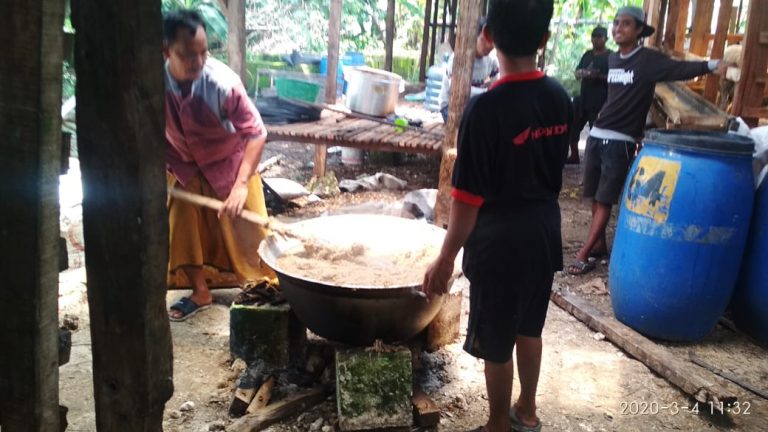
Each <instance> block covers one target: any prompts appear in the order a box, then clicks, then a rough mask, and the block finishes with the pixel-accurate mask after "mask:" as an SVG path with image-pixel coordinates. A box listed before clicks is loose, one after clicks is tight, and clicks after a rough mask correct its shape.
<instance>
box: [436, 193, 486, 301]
mask: <svg viewBox="0 0 768 432" xmlns="http://www.w3.org/2000/svg"><path fill="white" fill-rule="evenodd" d="M479 211H480V207H476V206H473V205H470V204H467V203H464V202H462V201H459V200H457V199H453V200H452V202H451V213H450V219H449V220H448V232H447V233H446V234H445V239H444V240H443V247H442V248H441V249H440V255H439V256H438V257H437V259H436V260H435V262H433V263H432V265H430V266H429V268H428V269H427V272H426V274H425V275H424V282H423V285H422V290H423V291H424V292H425V293H426V294H428V295H441V294H445V293H447V292H448V281H449V280H450V279H451V276H452V275H453V263H454V261H455V260H456V255H458V253H459V250H461V248H462V246H464V243H465V242H466V241H467V239H468V238H469V235H470V234H471V233H472V230H474V229H475V223H476V222H477V214H478V213H479Z"/></svg>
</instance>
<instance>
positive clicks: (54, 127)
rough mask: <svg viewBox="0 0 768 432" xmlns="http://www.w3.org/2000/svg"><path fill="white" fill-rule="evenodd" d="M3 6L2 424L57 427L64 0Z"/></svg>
mask: <svg viewBox="0 0 768 432" xmlns="http://www.w3.org/2000/svg"><path fill="white" fill-rule="evenodd" d="M0 15H2V16H5V17H13V22H12V23H11V22H10V21H9V22H7V23H6V25H4V26H2V28H1V29H0V42H1V43H2V45H3V61H2V62H0V130H2V134H3V139H2V140H0V196H2V200H3V211H2V212H0V244H2V245H3V247H2V248H0V269H1V270H0V271H2V275H3V287H2V289H0V317H2V318H0V429H3V430H8V431H22V432H23V431H30V432H32V431H44V432H52V431H58V430H59V404H58V402H59V372H58V357H59V352H58V335H59V333H58V282H59V278H58V272H59V268H58V267H59V263H58V239H59V194H58V190H59V189H58V179H59V170H60V167H61V162H60V159H61V113H60V107H61V62H62V49H61V47H62V43H63V42H62V31H61V26H62V25H63V23H64V2H62V1H57V0H11V1H4V2H2V3H0Z"/></svg>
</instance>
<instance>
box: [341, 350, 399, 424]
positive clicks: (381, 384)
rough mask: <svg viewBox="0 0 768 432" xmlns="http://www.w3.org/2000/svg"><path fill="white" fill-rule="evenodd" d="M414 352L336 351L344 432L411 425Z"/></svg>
mask: <svg viewBox="0 0 768 432" xmlns="http://www.w3.org/2000/svg"><path fill="white" fill-rule="evenodd" d="M411 375H412V373H411V351H410V350H409V349H407V348H402V347H401V348H394V349H387V350H386V351H375V350H371V349H370V348H369V349H368V350H366V349H361V348H353V349H339V350H337V351H336V404H337V406H338V413H339V428H340V429H341V430H342V431H354V430H368V429H382V428H399V427H408V426H410V425H411V422H412V419H413V415H412V412H411V392H412V377H411Z"/></svg>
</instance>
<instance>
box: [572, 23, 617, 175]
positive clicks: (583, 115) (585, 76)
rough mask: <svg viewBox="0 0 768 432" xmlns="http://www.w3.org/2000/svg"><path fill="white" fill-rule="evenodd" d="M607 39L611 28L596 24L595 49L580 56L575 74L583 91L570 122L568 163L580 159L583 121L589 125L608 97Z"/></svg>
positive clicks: (593, 37) (590, 125)
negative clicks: (580, 137)
mask: <svg viewBox="0 0 768 432" xmlns="http://www.w3.org/2000/svg"><path fill="white" fill-rule="evenodd" d="M607 40H608V30H607V29H606V28H605V27H601V26H597V27H595V29H594V30H592V49H591V50H589V51H587V52H585V53H584V55H583V56H581V61H579V65H578V66H576V72H575V75H576V78H577V79H579V80H581V93H580V94H579V96H576V97H575V98H574V99H573V107H574V117H573V125H572V126H571V156H570V157H569V158H568V162H567V163H569V164H578V163H579V136H580V135H581V130H582V129H584V125H586V124H587V123H589V127H590V128H591V127H592V124H593V123H594V122H595V119H597V114H598V113H599V112H600V108H602V107H603V103H605V98H607V97H608V83H607V82H606V79H607V78H608V54H610V53H611V52H612V51H610V50H608V49H606V48H605V42H606V41H607Z"/></svg>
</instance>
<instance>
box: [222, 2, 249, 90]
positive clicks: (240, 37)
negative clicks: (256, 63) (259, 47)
mask: <svg viewBox="0 0 768 432" xmlns="http://www.w3.org/2000/svg"><path fill="white" fill-rule="evenodd" d="M226 14H227V23H228V24H229V35H228V36H227V57H229V67H230V68H232V70H233V71H235V73H236V74H238V75H240V79H242V80H243V83H247V82H248V70H247V68H246V66H247V63H246V61H245V0H227V9H226Z"/></svg>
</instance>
